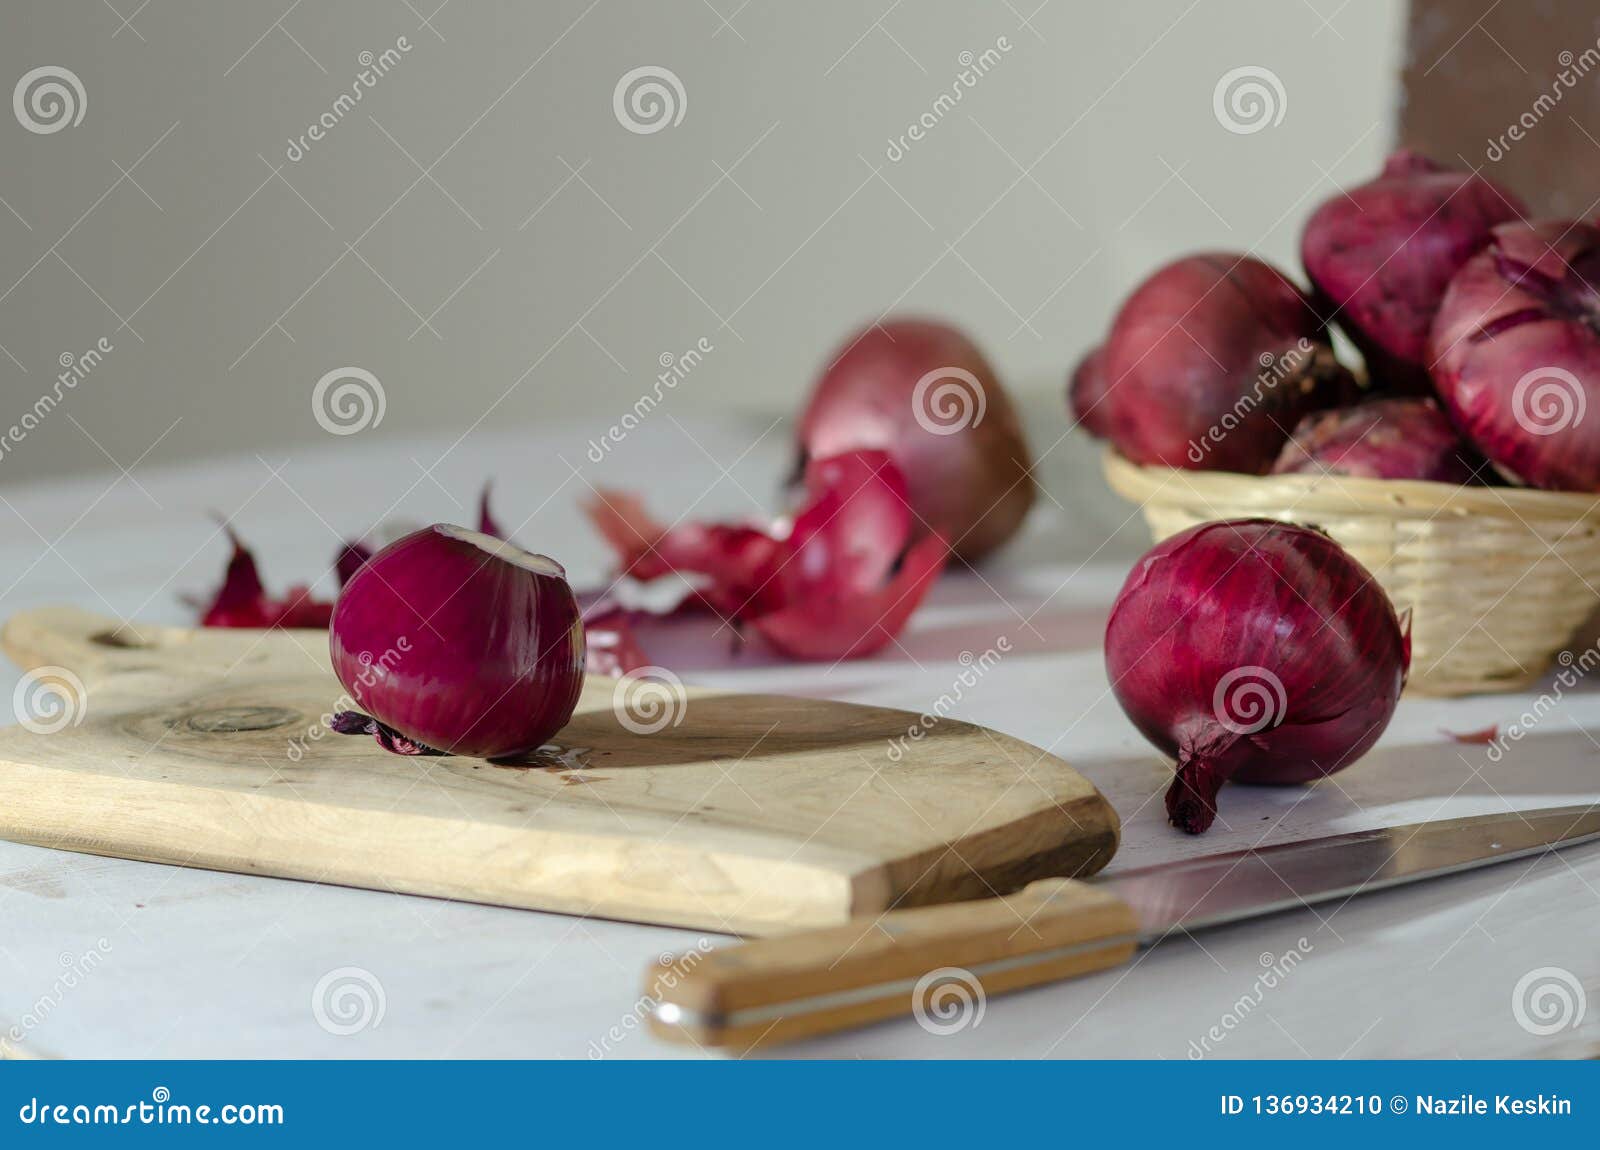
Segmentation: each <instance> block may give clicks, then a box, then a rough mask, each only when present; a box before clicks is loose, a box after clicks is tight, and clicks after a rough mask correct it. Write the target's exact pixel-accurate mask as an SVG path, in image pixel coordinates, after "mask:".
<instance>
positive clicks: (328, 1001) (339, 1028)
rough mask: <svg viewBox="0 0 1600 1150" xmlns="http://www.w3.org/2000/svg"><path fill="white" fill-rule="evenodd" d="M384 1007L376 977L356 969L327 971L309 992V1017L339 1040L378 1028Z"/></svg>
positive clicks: (360, 968)
mask: <svg viewBox="0 0 1600 1150" xmlns="http://www.w3.org/2000/svg"><path fill="white" fill-rule="evenodd" d="M388 1006H389V999H388V996H387V995H385V994H384V992H383V983H381V982H379V981H378V976H377V975H375V974H373V973H372V971H370V970H367V969H365V968H363V967H359V966H341V967H338V968H336V969H334V970H330V971H328V973H327V974H324V975H323V976H322V977H321V978H319V979H317V985H316V986H314V987H312V989H311V1017H313V1018H315V1019H316V1020H317V1025H318V1026H320V1027H322V1029H324V1030H326V1031H327V1032H328V1033H329V1034H334V1035H338V1036H340V1037H343V1036H344V1035H347V1034H359V1033H360V1032H361V1031H363V1030H376V1029H378V1027H379V1025H381V1024H382V1022H383V1015H384V1012H385V1011H386V1010H387V1009H388Z"/></svg>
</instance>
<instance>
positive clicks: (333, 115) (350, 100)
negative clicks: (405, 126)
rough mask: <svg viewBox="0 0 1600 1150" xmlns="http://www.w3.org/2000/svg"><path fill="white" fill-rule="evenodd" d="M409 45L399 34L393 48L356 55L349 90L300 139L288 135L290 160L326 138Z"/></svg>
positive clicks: (408, 49)
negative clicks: (353, 77)
mask: <svg viewBox="0 0 1600 1150" xmlns="http://www.w3.org/2000/svg"><path fill="white" fill-rule="evenodd" d="M411 48H412V45H411V42H410V41H409V40H407V39H406V38H405V37H404V36H400V37H398V38H397V39H396V40H395V42H394V47H392V48H385V49H384V50H383V51H382V52H379V53H377V54H373V53H372V52H362V53H361V54H360V55H358V56H357V57H356V63H357V64H359V65H360V66H361V71H359V72H357V73H356V78H355V79H354V80H352V81H350V90H349V91H348V92H340V93H339V95H338V96H336V97H335V98H334V101H333V103H331V104H329V105H328V110H327V111H325V112H323V113H322V114H321V115H320V116H318V117H317V118H316V119H315V120H313V121H311V123H310V124H308V125H307V126H306V130H305V131H304V132H302V133H300V137H299V139H296V138H294V137H293V136H291V137H289V146H288V147H287V148H286V149H284V153H283V154H284V155H285V156H287V157H288V158H289V162H290V163H292V164H298V163H299V162H300V161H301V160H303V159H305V158H306V153H307V152H309V151H311V145H312V144H315V143H318V142H320V141H322V140H324V139H326V138H327V136H328V133H329V132H331V131H333V129H335V128H337V127H338V126H339V125H340V123H342V122H343V121H344V118H345V117H346V116H348V115H349V114H350V113H351V112H353V111H355V107H356V105H357V104H359V103H361V100H362V98H363V97H364V96H365V95H366V94H367V93H368V92H369V91H371V90H372V89H373V88H375V87H377V86H378V81H379V80H381V79H383V77H385V76H387V75H388V74H389V71H390V69H392V68H394V66H395V65H397V64H399V63H400V61H401V60H403V59H405V53H407V52H409V51H411Z"/></svg>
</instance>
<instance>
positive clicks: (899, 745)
mask: <svg viewBox="0 0 1600 1150" xmlns="http://www.w3.org/2000/svg"><path fill="white" fill-rule="evenodd" d="M1010 652H1011V639H1010V637H1009V636H1007V635H1001V636H1000V637H999V638H998V639H996V640H995V641H994V646H992V647H990V648H988V649H987V650H986V651H984V652H983V654H981V655H974V654H973V653H972V652H971V651H963V652H961V654H960V656H959V657H958V658H957V660H956V661H957V662H958V663H960V664H961V671H960V673H959V674H957V675H956V677H955V679H954V680H953V681H952V682H951V684H950V689H949V690H947V691H945V692H944V694H942V695H940V696H939V697H938V698H937V699H935V700H934V701H933V705H932V706H931V707H929V708H928V709H927V710H926V711H923V712H922V714H920V715H918V716H917V720H916V722H914V723H912V724H911V725H910V726H909V727H907V728H906V733H905V734H903V735H897V736H896V737H895V738H893V739H890V740H889V761H890V762H894V763H898V762H899V761H900V760H901V759H903V758H905V757H906V751H907V749H908V748H909V747H910V745H911V744H912V743H920V742H921V741H922V740H923V739H925V738H927V737H928V732H929V731H931V730H933V728H934V727H936V726H938V724H939V721H940V720H941V719H944V718H945V717H947V716H948V715H949V714H950V712H951V711H952V710H954V709H955V707H956V705H957V704H958V703H960V702H961V700H962V699H964V698H966V697H967V692H969V691H971V690H972V689H973V688H974V687H976V686H977V685H978V683H979V682H980V681H981V680H982V679H983V677H984V676H985V675H987V674H988V673H989V672H990V671H991V670H993V669H994V668H995V667H997V666H999V664H1000V660H1001V659H1002V658H1003V657H1004V656H1006V655H1008V654H1009V653H1010Z"/></svg>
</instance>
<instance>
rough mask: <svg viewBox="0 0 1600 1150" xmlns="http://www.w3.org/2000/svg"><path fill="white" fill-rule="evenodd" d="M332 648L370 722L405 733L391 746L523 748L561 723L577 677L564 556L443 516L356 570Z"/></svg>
mask: <svg viewBox="0 0 1600 1150" xmlns="http://www.w3.org/2000/svg"><path fill="white" fill-rule="evenodd" d="M329 650H330V653H331V655H332V658H333V670H334V673H335V674H336V675H338V677H339V681H340V682H341V683H343V684H344V686H345V689H346V690H348V691H349V692H350V694H351V696H352V697H353V698H354V699H355V700H356V701H357V702H358V703H360V704H361V706H362V707H364V708H365V709H366V711H367V712H368V713H369V714H370V715H371V717H372V719H373V720H374V721H375V728H376V729H375V730H374V731H373V733H375V734H378V735H379V737H380V742H383V741H384V737H385V736H386V735H387V736H389V737H390V739H391V740H392V739H393V737H394V736H396V735H398V736H402V737H403V740H402V745H398V746H391V748H390V749H394V750H399V751H402V752H406V753H418V752H419V751H420V752H424V753H425V752H427V751H429V750H433V751H440V752H445V753H449V754H462V755H475V756H478V757H480V758H509V757H515V756H519V755H523V754H526V753H528V752H530V751H533V750H536V749H537V748H538V747H539V746H540V745H541V744H543V743H545V742H546V741H548V740H549V738H550V736H552V735H554V734H555V733H556V732H557V731H558V730H560V729H561V728H562V727H563V726H565V725H566V723H567V721H568V720H569V719H570V718H571V717H572V711H573V708H574V707H576V706H577V703H578V695H579V692H580V691H581V690H582V688H583V666H584V633H583V624H582V623H581V622H580V621H579V618H578V605H577V601H576V600H575V598H574V597H573V594H572V588H571V587H569V586H568V585H567V578H566V572H564V571H563V570H562V569H561V565H560V564H558V563H556V562H555V561H554V560H551V559H547V558H545V557H544V556H543V555H532V554H529V553H528V552H526V551H523V550H521V549H520V548H518V547H515V546H513V545H512V544H510V543H506V542H504V541H502V540H499V539H495V538H493V537H492V536H489V535H484V534H482V533H481V532H477V531H468V530H467V529H466V528H464V527H451V526H448V525H446V524H435V525H434V526H432V527H428V528H424V529H423V530H421V531H417V532H415V533H413V534H411V535H407V536H406V537H405V538H404V539H400V540H397V541H395V542H394V543H391V544H390V545H389V546H387V547H385V548H384V549H383V550H382V551H380V552H378V553H377V554H376V555H374V556H373V557H372V558H371V559H370V560H368V561H367V563H366V564H365V565H364V566H363V567H362V568H361V569H360V570H359V571H357V572H356V573H355V575H354V576H353V577H352V578H351V580H350V582H349V583H348V584H346V585H345V588H344V590H343V592H341V593H340V595H339V601H338V603H337V604H335V606H334V611H333V622H332V625H331V626H330V627H329ZM385 745H386V746H388V745H390V744H389V743H387V742H386V743H385Z"/></svg>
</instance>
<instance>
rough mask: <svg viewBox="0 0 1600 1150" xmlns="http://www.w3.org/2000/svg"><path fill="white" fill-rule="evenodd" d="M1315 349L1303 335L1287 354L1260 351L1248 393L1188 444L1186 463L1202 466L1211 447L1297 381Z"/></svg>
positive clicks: (1285, 352) (1284, 352)
mask: <svg viewBox="0 0 1600 1150" xmlns="http://www.w3.org/2000/svg"><path fill="white" fill-rule="evenodd" d="M1315 350H1316V348H1315V347H1314V346H1313V345H1312V343H1311V341H1310V340H1309V339H1306V338H1305V337H1304V336H1302V337H1301V338H1300V340H1299V341H1298V342H1297V343H1296V344H1295V345H1294V346H1293V347H1291V348H1289V349H1288V350H1286V351H1283V352H1280V353H1278V354H1276V355H1274V354H1273V353H1272V352H1270V351H1264V352H1262V353H1261V356H1260V358H1259V359H1258V360H1257V361H1256V362H1257V363H1259V364H1260V365H1261V370H1260V371H1258V372H1256V378H1255V382H1254V383H1253V384H1252V385H1251V387H1250V390H1249V391H1247V392H1245V393H1244V394H1243V395H1241V396H1240V397H1239V398H1238V399H1237V400H1235V401H1234V404H1233V407H1232V408H1230V409H1229V410H1228V411H1225V412H1223V414H1222V418H1221V419H1219V420H1217V422H1215V423H1213V424H1212V425H1211V426H1210V427H1208V428H1206V431H1205V434H1204V435H1202V436H1201V437H1200V438H1199V439H1191V440H1190V441H1189V461H1190V462H1191V463H1194V464H1200V463H1204V462H1205V459H1206V456H1208V455H1210V454H1211V450H1212V448H1214V447H1216V446H1217V445H1218V444H1220V443H1221V442H1222V441H1223V440H1224V439H1226V438H1227V437H1228V433H1229V432H1231V431H1233V429H1234V428H1236V427H1238V426H1239V424H1241V423H1243V422H1244V420H1245V418H1246V417H1247V416H1249V414H1250V413H1251V412H1252V411H1254V410H1255V409H1256V408H1258V407H1260V406H1261V405H1262V404H1263V403H1265V402H1266V401H1267V399H1268V398H1269V397H1270V396H1271V395H1272V394H1273V393H1274V392H1275V391H1277V389H1278V387H1279V386H1280V385H1281V384H1283V383H1284V382H1285V381H1286V380H1291V379H1298V378H1300V375H1301V373H1302V372H1303V371H1304V370H1305V367H1306V364H1307V363H1308V362H1309V361H1310V359H1311V356H1312V354H1313V353H1314V352H1315Z"/></svg>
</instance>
